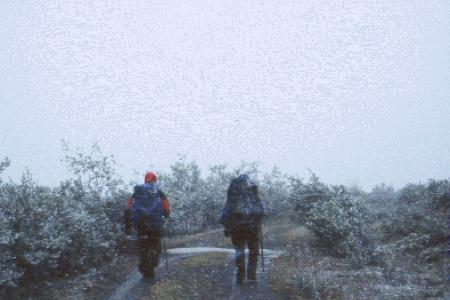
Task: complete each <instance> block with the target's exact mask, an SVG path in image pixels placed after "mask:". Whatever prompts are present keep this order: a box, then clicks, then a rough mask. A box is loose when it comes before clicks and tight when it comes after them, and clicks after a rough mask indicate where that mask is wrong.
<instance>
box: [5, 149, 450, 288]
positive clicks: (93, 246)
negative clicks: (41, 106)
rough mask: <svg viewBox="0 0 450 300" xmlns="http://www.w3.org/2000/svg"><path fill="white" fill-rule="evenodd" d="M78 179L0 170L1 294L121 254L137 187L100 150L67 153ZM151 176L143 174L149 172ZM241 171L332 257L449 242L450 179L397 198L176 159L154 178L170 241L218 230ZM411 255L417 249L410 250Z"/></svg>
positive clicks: (272, 208)
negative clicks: (47, 179)
mask: <svg viewBox="0 0 450 300" xmlns="http://www.w3.org/2000/svg"><path fill="white" fill-rule="evenodd" d="M64 151H65V159H64V162H65V163H66V165H67V167H68V169H69V170H70V171H71V173H72V176H71V177H70V178H68V179H66V180H64V181H61V183H60V185H59V186H57V187H44V186H40V185H37V184H36V183H35V182H34V180H33V177H32V176H31V174H30V173H29V172H25V173H24V175H23V177H22V179H21V181H20V182H19V183H15V182H12V181H8V182H6V181H4V180H2V179H1V172H3V171H4V170H5V169H6V168H7V167H8V166H9V164H10V162H9V160H8V159H4V160H3V161H2V162H1V163H0V287H1V288H2V289H3V290H7V289H14V288H17V286H18V285H19V286H20V285H23V284H24V283H25V282H30V281H33V280H36V278H38V279H39V280H43V279H45V278H48V277H52V276H62V275H65V274H74V273H79V272H85V271H87V270H88V269H89V268H92V267H95V266H98V265H100V264H102V263H104V262H107V261H110V260H111V259H113V258H114V256H115V255H117V254H118V253H119V252H120V250H121V249H120V245H121V244H122V243H121V242H122V241H123V240H124V239H125V236H124V233H123V223H122V213H123V210H124V205H125V202H126V200H127V198H128V197H129V195H130V194H129V193H130V191H131V190H132V186H133V184H135V183H129V184H125V183H124V182H123V181H122V179H121V178H120V176H119V175H118V174H117V172H116V162H115V161H114V158H113V157H112V156H107V155H104V154H103V153H102V152H101V150H100V149H99V148H98V147H97V146H95V145H94V146H93V147H92V148H91V149H90V151H89V153H81V152H80V153H78V152H73V151H71V150H70V149H67V148H66V149H65V150H64ZM143 171H145V170H143ZM240 173H247V174H249V175H250V176H252V177H253V178H256V179H257V181H258V183H259V186H260V194H261V197H262V199H263V201H264V204H265V208H266V212H267V214H268V216H269V217H271V216H277V217H283V218H286V219H292V220H293V221H295V222H298V223H299V224H303V225H305V226H306V227H307V228H308V229H309V230H311V232H313V233H314V234H315V235H316V237H317V241H318V243H319V244H320V245H322V246H323V247H324V248H325V249H328V250H329V254H330V255H335V256H342V257H349V258H351V259H352V260H353V261H354V262H355V267H361V266H364V265H365V264H376V263H379V256H380V249H379V247H376V246H375V245H376V244H377V243H380V242H382V241H387V240H402V241H403V242H402V243H404V244H405V247H406V248H407V249H410V248H414V247H416V248H417V247H427V246H429V245H432V244H436V243H442V242H445V238H446V237H445V232H446V229H447V228H446V217H447V215H448V207H449V202H450V201H449V191H450V184H449V181H448V180H430V181H429V182H428V183H427V184H416V185H407V186H406V187H405V188H403V189H401V190H399V191H395V190H394V189H392V188H391V187H389V186H385V185H380V186H377V187H375V188H374V189H373V190H372V191H371V192H370V193H365V192H363V191H362V190H360V189H358V188H355V187H353V188H348V187H345V186H332V185H331V186H330V185H326V184H324V183H322V182H320V180H319V178H318V177H317V176H316V175H314V174H311V178H310V179H309V180H308V181H307V182H304V181H303V180H302V179H300V178H298V177H295V176H288V175H286V174H282V173H281V172H280V171H279V170H278V169H276V168H275V169H273V170H272V172H270V173H265V174H262V173H261V172H259V170H258V165H257V164H255V163H243V164H242V165H241V166H239V167H238V168H234V169H229V168H227V167H226V166H225V165H218V166H213V167H211V168H209V171H208V173H207V174H206V175H203V174H202V173H201V172H200V169H199V167H198V165H197V164H196V163H195V162H189V161H187V160H186V159H182V158H181V159H180V160H179V161H177V162H176V163H175V164H173V165H172V166H171V168H170V171H169V172H167V173H158V177H159V182H160V184H161V185H162V187H163V189H164V191H165V192H166V194H167V195H168V197H169V199H170V202H171V206H172V210H173V214H172V217H171V218H170V222H169V224H168V231H169V233H170V234H180V233H189V232H195V231H202V230H205V229H208V228H213V227H216V226H219V224H218V221H219V216H220V212H221V209H222V207H223V205H224V203H225V200H226V189H227V187H228V184H229V182H230V179H231V178H233V177H234V176H236V175H237V174H240ZM411 251H412V250H411Z"/></svg>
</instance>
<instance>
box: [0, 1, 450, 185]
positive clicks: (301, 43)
mask: <svg viewBox="0 0 450 300" xmlns="http://www.w3.org/2000/svg"><path fill="white" fill-rule="evenodd" d="M0 43H1V44H0V45H1V48H0V49H1V51H0V111H1V118H0V158H1V157H4V156H8V157H9V158H10V159H11V161H12V165H11V167H10V168H9V169H8V171H7V172H5V174H4V175H5V176H6V177H8V176H11V177H12V178H13V179H15V178H17V176H18V175H19V174H20V173H21V172H22V171H23V170H24V169H25V167H26V166H28V167H29V168H30V170H31V172H32V173H33V174H34V176H35V177H36V179H37V181H38V182H39V183H42V184H51V185H54V184H56V183H58V181H59V180H60V179H61V177H64V176H66V175H65V173H64V171H63V170H64V166H63V165H62V163H61V162H60V159H61V157H62V152H61V139H65V140H67V141H69V142H70V144H71V145H73V146H74V147H84V148H88V147H89V145H91V144H92V143H94V142H98V143H99V145H100V146H101V148H102V149H103V151H104V152H105V153H108V154H114V155H115V156H116V159H117V160H118V162H120V163H121V164H123V168H122V169H121V173H122V175H123V176H124V177H125V178H130V176H131V174H132V170H134V169H135V170H137V171H139V172H144V171H145V170H147V169H150V168H157V169H162V170H168V168H169V166H170V165H171V164H173V163H174V162H175V161H176V160H177V155H178V154H185V155H186V156H187V158H188V159H192V160H196V161H197V162H198V163H199V164H200V166H201V167H202V168H203V169H204V170H206V168H207V167H208V166H210V165H213V164H219V163H225V164H227V165H229V166H236V165H238V164H239V162H240V161H242V160H245V161H258V162H260V163H261V169H262V170H263V171H269V170H270V169H271V168H272V167H273V166H278V167H279V168H280V169H281V170H282V171H283V172H286V173H290V174H298V175H300V176H308V173H307V169H308V168H309V169H311V170H312V171H314V172H315V173H316V174H317V175H318V176H319V177H320V178H322V179H323V180H324V181H325V182H326V183H330V184H340V183H343V184H358V185H360V186H361V187H363V188H365V189H368V190H370V188H371V187H372V186H374V185H375V184H378V183H380V182H386V183H388V184H393V185H394V186H395V187H401V186H402V185H404V184H405V183H408V182H419V181H422V182H424V181H426V180H427V179H428V178H448V177H450V176H449V175H450V172H449V170H450V169H449V167H450V2H449V1H347V0H345V1H343V0H340V1H323V2H319V1H297V0H296V1H230V0H226V1H218V0H216V1H186V0H183V1H167V0H164V1H148V0H142V1H112V0H104V1H99V0H97V1H15V0H11V1H10V0H2V1H1V4H0ZM5 176H4V177H5Z"/></svg>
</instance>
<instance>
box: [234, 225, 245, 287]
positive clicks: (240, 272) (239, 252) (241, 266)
mask: <svg viewBox="0 0 450 300" xmlns="http://www.w3.org/2000/svg"><path fill="white" fill-rule="evenodd" d="M231 241H232V243H233V246H234V249H235V250H236V254H235V266H236V282H237V284H242V283H243V282H244V278H245V239H243V237H242V233H241V232H240V231H236V232H233V233H232V234H231Z"/></svg>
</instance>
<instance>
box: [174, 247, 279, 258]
mask: <svg viewBox="0 0 450 300" xmlns="http://www.w3.org/2000/svg"><path fill="white" fill-rule="evenodd" d="M213 252H216V253H217V252H219V253H228V254H234V249H230V248H215V247H192V248H172V249H167V254H172V255H180V254H183V255H186V254H202V253H213ZM245 252H246V253H248V249H247V250H245ZM260 254H261V252H260ZM281 254H282V251H277V250H270V249H264V257H277V256H280V255H281Z"/></svg>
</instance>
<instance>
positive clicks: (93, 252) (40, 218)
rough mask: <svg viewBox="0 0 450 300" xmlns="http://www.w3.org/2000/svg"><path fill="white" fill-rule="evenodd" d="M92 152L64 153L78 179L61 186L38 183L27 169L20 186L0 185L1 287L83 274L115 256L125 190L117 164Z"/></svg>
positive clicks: (6, 163)
mask: <svg viewBox="0 0 450 300" xmlns="http://www.w3.org/2000/svg"><path fill="white" fill-rule="evenodd" d="M91 154H92V155H91ZM91 154H83V153H75V154H71V153H69V151H68V150H66V159H65V161H66V162H67V163H68V166H69V169H70V170H72V171H73V172H74V177H73V178H69V179H68V180H66V181H64V182H61V184H60V186H59V187H57V188H53V189H52V188H48V187H42V186H38V185H36V183H35V182H34V180H33V177H32V175H31V174H30V172H29V171H28V170H27V171H26V172H25V173H24V174H23V176H22V179H21V181H20V183H19V184H16V183H13V182H10V183H3V182H0V219H1V221H0V226H1V230H0V250H1V251H0V265H1V268H0V285H1V286H3V287H5V288H6V287H8V286H9V287H14V286H15V285H16V284H18V283H20V282H21V281H22V280H28V279H36V278H39V279H42V278H45V277H48V276H54V275H61V274H64V273H74V272H79V271H84V270H87V269H88V268H90V267H92V266H95V265H98V264H100V263H102V262H104V261H106V260H109V259H111V258H112V257H113V255H114V254H115V251H116V241H117V239H119V238H120V230H119V229H120V228H119V224H120V223H119V222H118V220H119V219H120V218H121V215H122V210H123V198H124V194H123V191H121V189H122V188H123V187H122V186H121V181H120V178H119V177H118V176H117V175H116V174H115V173H114V161H113V160H112V159H111V158H110V157H108V156H102V155H101V152H100V151H99V149H98V147H97V146H94V147H93V150H92V152H91ZM8 164H9V161H7V160H5V161H3V162H2V163H1V164H0V166H1V170H4V168H5V167H6V166H7V165H8Z"/></svg>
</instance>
